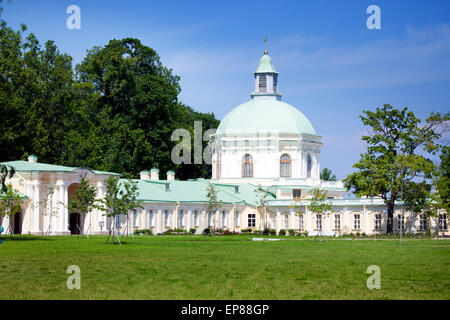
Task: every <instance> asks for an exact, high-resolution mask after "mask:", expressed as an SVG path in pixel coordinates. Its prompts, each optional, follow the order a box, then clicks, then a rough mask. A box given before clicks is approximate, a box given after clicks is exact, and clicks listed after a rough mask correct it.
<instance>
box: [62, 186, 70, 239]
mask: <svg viewBox="0 0 450 320" xmlns="http://www.w3.org/2000/svg"><path fill="white" fill-rule="evenodd" d="M63 199H64V200H63V202H64V206H63V208H64V212H63V218H64V231H66V232H70V230H69V208H68V205H69V186H68V185H67V184H64V185H63Z"/></svg>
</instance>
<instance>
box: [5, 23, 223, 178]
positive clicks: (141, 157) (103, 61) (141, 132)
mask: <svg viewBox="0 0 450 320" xmlns="http://www.w3.org/2000/svg"><path fill="white" fill-rule="evenodd" d="M25 31H26V27H25V26H22V27H21V31H15V30H13V29H12V28H10V27H8V26H7V24H6V22H4V21H2V22H1V26H0V43H1V45H0V75H1V81H0V121H1V123H2V124H3V127H2V128H3V130H2V131H1V132H0V150H2V153H1V157H0V161H10V160H18V159H25V158H26V157H27V156H28V155H29V153H34V154H36V155H37V156H38V157H39V159H40V161H41V162H44V163H50V164H60V165H67V166H74V167H86V168H93V169H97V170H103V171H112V172H117V173H121V174H127V173H128V174H131V175H133V176H137V175H138V174H139V172H140V171H141V170H143V169H148V168H150V167H159V169H160V170H161V172H165V171H168V170H174V171H175V173H176V174H177V176H178V177H180V179H187V178H197V177H208V176H210V171H211V166H210V165H206V164H201V165H197V164H180V165H175V164H173V163H172V161H171V156H170V153H171V150H172V148H173V146H174V145H175V142H172V141H171V139H170V137H171V133H172V132H173V130H174V129H176V128H183V129H187V130H188V131H189V132H191V133H192V132H193V126H194V121H197V120H198V121H202V122H203V129H205V130H206V129H208V128H216V127H217V126H218V124H219V121H218V120H217V119H215V117H214V115H213V114H203V113H198V112H195V111H194V110H193V109H192V108H190V107H188V106H185V105H183V104H182V103H180V102H179V101H178V94H179V92H180V90H181V89H180V86H179V83H178V82H179V78H178V77H177V76H175V75H173V74H172V71H171V70H169V69H167V68H166V67H164V66H163V65H162V64H161V62H160V59H159V56H158V55H157V53H156V52H155V51H154V50H153V49H151V48H150V47H147V46H144V45H142V44H141V43H140V41H139V40H137V39H131V38H126V39H122V40H111V41H110V42H109V43H108V44H107V45H105V46H104V47H94V48H93V49H91V50H89V52H88V53H87V56H86V57H85V59H84V60H83V61H82V62H81V64H80V65H78V66H77V67H76V68H75V72H74V70H73V68H72V58H71V57H70V56H69V55H67V54H63V53H61V52H60V51H59V50H58V48H57V47H56V45H55V43H54V42H53V41H47V42H46V43H45V44H44V45H43V46H42V45H41V44H40V43H39V41H38V39H37V38H36V36H35V35H34V34H32V33H29V34H27V35H24V32H25ZM192 140H193V139H192ZM206 145H207V142H206V141H205V142H203V147H206Z"/></svg>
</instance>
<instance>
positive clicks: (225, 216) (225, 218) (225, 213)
mask: <svg viewBox="0 0 450 320" xmlns="http://www.w3.org/2000/svg"><path fill="white" fill-rule="evenodd" d="M226 226H227V212H226V211H225V210H224V211H222V227H226Z"/></svg>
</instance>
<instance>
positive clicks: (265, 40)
mask: <svg viewBox="0 0 450 320" xmlns="http://www.w3.org/2000/svg"><path fill="white" fill-rule="evenodd" d="M267 41H269V39H267V36H266V38H265V39H264V43H265V44H266V50H264V54H268V53H269V51H267Z"/></svg>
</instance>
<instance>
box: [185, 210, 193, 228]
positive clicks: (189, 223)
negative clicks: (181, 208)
mask: <svg viewBox="0 0 450 320" xmlns="http://www.w3.org/2000/svg"><path fill="white" fill-rule="evenodd" d="M191 228H193V226H192V209H188V211H187V215H186V230H187V231H189V229H191Z"/></svg>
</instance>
